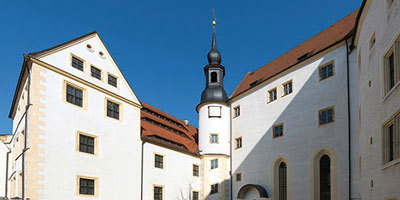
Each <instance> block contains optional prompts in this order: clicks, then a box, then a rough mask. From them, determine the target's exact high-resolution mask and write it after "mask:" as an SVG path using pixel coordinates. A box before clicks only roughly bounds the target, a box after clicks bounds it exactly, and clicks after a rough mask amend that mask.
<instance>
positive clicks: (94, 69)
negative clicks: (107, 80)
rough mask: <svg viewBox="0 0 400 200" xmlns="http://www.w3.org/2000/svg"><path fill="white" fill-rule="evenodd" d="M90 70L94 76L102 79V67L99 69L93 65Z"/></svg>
mask: <svg viewBox="0 0 400 200" xmlns="http://www.w3.org/2000/svg"><path fill="white" fill-rule="evenodd" d="M90 71H91V74H92V77H94V78H97V79H99V80H101V70H100V69H97V68H96V67H93V66H92V67H91V68H90Z"/></svg>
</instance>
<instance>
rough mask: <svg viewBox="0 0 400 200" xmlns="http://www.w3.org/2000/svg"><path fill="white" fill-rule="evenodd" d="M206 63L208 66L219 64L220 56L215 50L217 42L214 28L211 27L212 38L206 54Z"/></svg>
mask: <svg viewBox="0 0 400 200" xmlns="http://www.w3.org/2000/svg"><path fill="white" fill-rule="evenodd" d="M207 59H208V63H209V64H210V65H219V64H221V54H220V53H219V51H218V49H217V41H216V36H215V27H214V26H213V36H212V44H211V50H210V52H208V54H207Z"/></svg>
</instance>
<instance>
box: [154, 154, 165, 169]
mask: <svg viewBox="0 0 400 200" xmlns="http://www.w3.org/2000/svg"><path fill="white" fill-rule="evenodd" d="M154 167H156V168H160V169H164V156H162V155H158V154H155V155H154Z"/></svg>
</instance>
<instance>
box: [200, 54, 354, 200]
mask: <svg viewBox="0 0 400 200" xmlns="http://www.w3.org/2000/svg"><path fill="white" fill-rule="evenodd" d="M334 52H336V53H334V54H331V53H330V54H331V55H333V56H334V57H331V58H327V57H328V56H326V57H323V58H320V59H319V60H317V61H315V62H313V63H311V64H307V65H305V66H302V67H298V68H296V69H294V70H292V72H290V73H289V74H288V75H286V76H287V77H291V75H292V74H295V76H293V93H292V94H289V95H287V96H285V97H281V96H280V95H279V94H278V99H277V100H275V101H274V102H271V103H268V104H267V99H266V95H265V94H266V93H267V89H261V90H262V91H257V92H256V93H263V99H262V100H260V99H259V98H257V97H256V96H259V97H260V95H259V94H255V93H253V94H250V95H245V96H243V97H242V98H241V99H240V100H239V101H237V103H238V104H240V107H241V116H239V117H237V118H235V119H233V120H232V121H233V122H232V123H233V126H232V127H233V128H232V130H233V138H232V140H233V141H234V138H235V137H242V140H243V147H242V148H240V149H237V150H233V156H232V159H233V170H232V171H233V174H232V177H233V179H234V180H233V181H232V183H233V191H232V195H233V198H232V199H238V198H237V197H238V193H239V190H240V189H241V188H243V186H246V185H247V184H254V185H259V186H262V187H263V188H264V189H265V190H266V192H267V193H268V196H269V199H277V198H278V187H277V185H278V177H277V174H278V171H279V170H280V168H279V163H281V162H285V164H286V165H287V166H286V171H287V173H286V174H287V199H313V196H314V195H318V194H319V191H320V189H319V185H318V184H317V182H319V180H320V179H319V171H318V170H319V164H318V165H317V163H318V161H319V159H318V158H317V159H316V157H317V156H323V155H325V154H328V155H329V156H330V157H331V160H332V164H331V168H330V170H331V177H332V180H331V181H332V186H331V192H332V194H336V195H337V194H339V195H340V196H335V195H334V196H332V197H333V198H332V199H343V198H344V197H348V192H349V191H348V187H347V185H348V181H349V180H348V124H347V118H348V117H347V78H346V76H347V72H346V67H347V65H346V53H345V52H346V50H345V47H340V48H339V49H336V50H334ZM329 57H330V56H329ZM332 59H335V61H334V62H335V67H334V74H335V75H334V76H333V77H330V78H328V79H326V80H323V81H319V70H318V69H319V68H318V67H315V66H316V65H317V66H319V65H320V64H325V63H328V62H330V61H332ZM311 65H313V66H311ZM290 79H291V78H288V80H290ZM288 80H282V82H281V83H277V84H276V85H275V86H276V87H281V85H280V84H282V83H284V82H286V81H288ZM271 88H273V87H271ZM264 90H265V91H264ZM250 99H251V100H250ZM236 105H237V104H236ZM232 106H235V105H232ZM330 106H334V108H335V121H334V123H330V124H327V125H323V126H320V125H319V121H318V113H319V110H320V109H323V108H326V107H330ZM278 123H283V124H284V133H283V136H282V137H278V138H275V139H273V136H272V126H273V125H274V124H278ZM233 143H234V142H233ZM316 162H317V163H316ZM312 171H313V172H312ZM317 171H318V173H317ZM237 173H241V174H242V175H241V176H242V180H241V181H236V174H237ZM338 173H339V174H338ZM227 181H228V182H230V181H231V180H227ZM338 183H340V184H339V185H338ZM313 184H315V185H313ZM311 194H313V195H311ZM212 196H213V195H209V196H207V197H206V199H210V200H211V199H213V197H212ZM242 197H243V199H251V200H253V199H267V198H260V191H259V190H257V188H255V187H252V188H248V189H247V190H246V191H245V194H243V196H242ZM240 199H242V198H240Z"/></svg>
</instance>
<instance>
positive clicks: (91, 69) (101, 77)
mask: <svg viewBox="0 0 400 200" xmlns="http://www.w3.org/2000/svg"><path fill="white" fill-rule="evenodd" d="M93 69H94V70H97V71H98V72H99V76H100V77H97V76H93ZM90 76H91V77H92V78H95V79H97V80H99V81H102V80H103V70H101V69H100V68H98V67H96V66H94V65H90Z"/></svg>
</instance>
